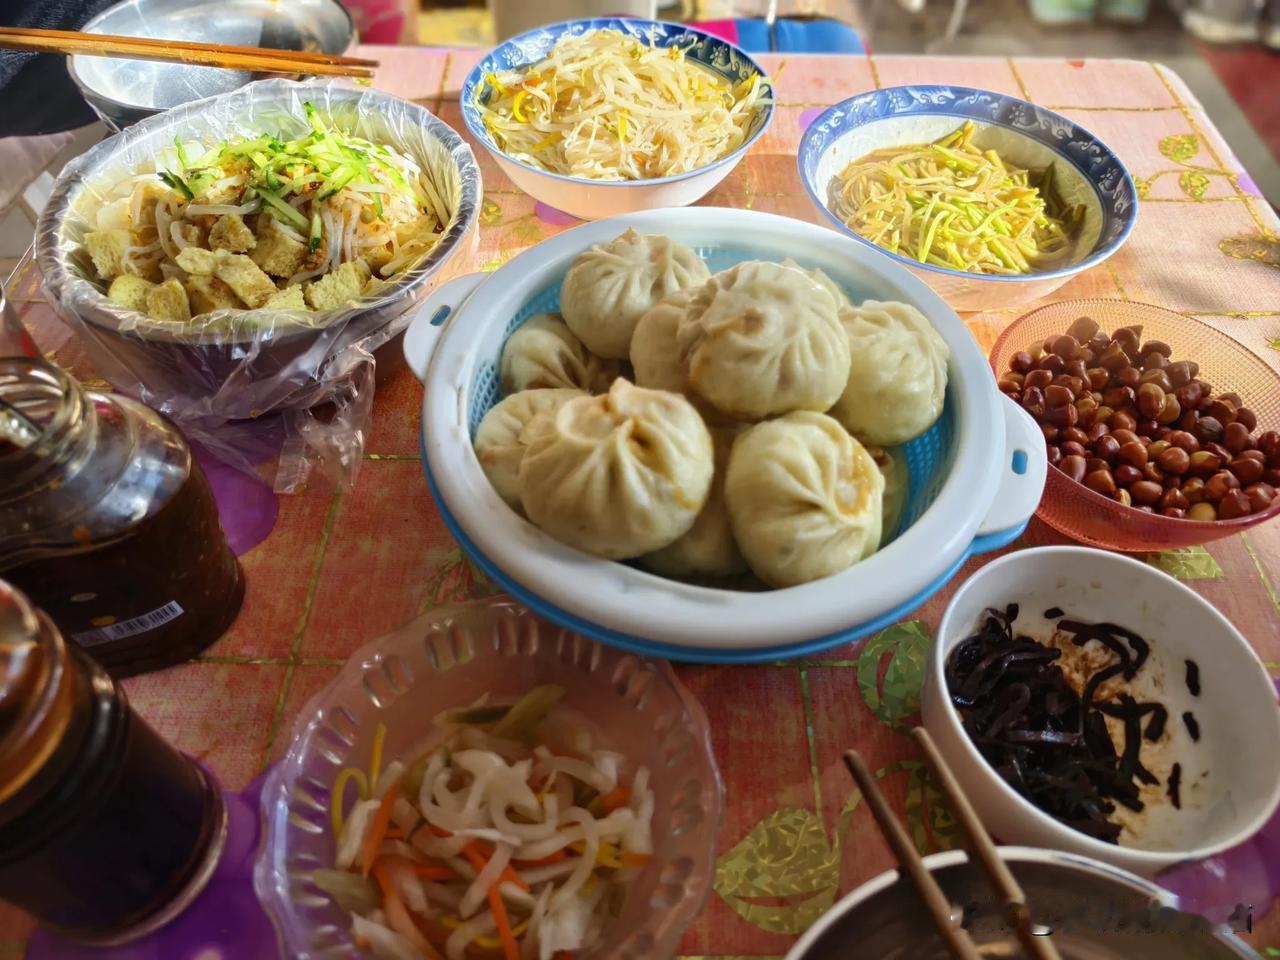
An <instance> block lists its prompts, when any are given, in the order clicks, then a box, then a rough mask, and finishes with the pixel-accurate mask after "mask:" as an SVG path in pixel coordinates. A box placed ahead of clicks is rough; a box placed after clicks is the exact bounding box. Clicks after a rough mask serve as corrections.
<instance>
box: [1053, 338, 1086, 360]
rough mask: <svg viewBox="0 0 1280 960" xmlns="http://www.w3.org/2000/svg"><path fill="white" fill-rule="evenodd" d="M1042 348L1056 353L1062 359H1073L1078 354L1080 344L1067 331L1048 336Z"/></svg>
mask: <svg viewBox="0 0 1280 960" xmlns="http://www.w3.org/2000/svg"><path fill="white" fill-rule="evenodd" d="M1044 348H1045V350H1047V351H1048V352H1049V353H1053V354H1057V355H1058V356H1059V357H1061V358H1062V359H1063V360H1064V361H1066V360H1074V359H1075V358H1076V357H1078V356H1079V355H1080V344H1079V343H1078V342H1077V341H1076V338H1075V337H1073V336H1071V335H1070V334H1068V333H1064V334H1061V335H1060V336H1056V337H1050V338H1049V339H1048V340H1046V341H1045V342H1044Z"/></svg>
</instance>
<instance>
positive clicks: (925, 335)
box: [830, 300, 951, 446]
mask: <svg viewBox="0 0 1280 960" xmlns="http://www.w3.org/2000/svg"><path fill="white" fill-rule="evenodd" d="M840 321H841V323H843V325H844V329H845V332H846V334H847V335H848V339H849V346H850V350H851V357H852V360H851V366H850V371H849V381H848V384H847V385H846V386H845V388H844V392H843V393H842V394H841V395H840V398H839V400H837V401H836V403H835V405H834V406H833V407H832V408H831V410H830V413H831V416H833V417H835V418H836V419H837V420H839V421H840V423H842V424H843V425H844V427H845V429H847V430H848V431H849V432H850V433H852V434H853V435H854V436H855V437H857V438H858V439H859V440H861V441H862V442H863V443H871V444H875V445H877V446H896V445H897V444H900V443H906V442H907V441H908V440H913V439H915V438H916V437H918V436H920V435H921V434H922V433H924V432H925V431H926V430H928V429H929V428H930V427H931V426H933V424H934V422H935V421H936V420H937V419H938V417H939V416H941V415H942V404H943V401H944V400H945V398H946V392H947V360H948V359H949V358H950V356H951V351H950V350H949V349H948V348H947V344H946V342H945V341H944V340H943V339H942V336H941V335H940V334H939V333H938V331H937V330H935V329H933V325H932V324H930V323H929V321H928V320H927V319H926V318H925V315H924V314H923V313H921V312H920V311H919V310H917V309H916V308H915V307H913V306H911V305H909V304H906V303H896V302H892V301H890V302H883V303H882V302H880V301H877V300H868V301H866V302H865V303H864V304H862V306H860V307H852V308H850V309H846V310H841V311H840Z"/></svg>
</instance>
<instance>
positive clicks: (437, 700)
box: [254, 599, 724, 960]
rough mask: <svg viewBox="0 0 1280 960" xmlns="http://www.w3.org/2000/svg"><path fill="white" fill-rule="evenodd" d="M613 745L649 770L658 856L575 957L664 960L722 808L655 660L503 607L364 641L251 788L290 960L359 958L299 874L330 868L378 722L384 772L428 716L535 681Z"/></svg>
mask: <svg viewBox="0 0 1280 960" xmlns="http://www.w3.org/2000/svg"><path fill="white" fill-rule="evenodd" d="M545 683H554V684H558V685H560V686H562V687H564V688H565V690H566V695H565V699H564V702H565V703H566V704H567V705H569V706H571V707H572V708H573V709H574V710H575V711H577V713H579V714H580V715H582V716H584V717H585V718H586V720H587V722H588V723H589V724H590V725H591V726H592V728H593V732H595V733H598V735H599V737H600V740H601V742H602V743H604V744H605V745H607V746H609V747H610V748H612V749H614V750H617V751H619V752H620V753H623V754H624V755H626V756H627V757H628V758H629V759H630V760H631V762H632V763H633V764H635V765H637V766H639V765H644V766H647V767H648V768H649V770H650V773H651V776H652V780H651V781H650V782H651V786H652V788H653V790H654V814H653V843H654V853H653V859H652V860H651V861H650V863H649V865H648V866H647V867H646V868H645V870H644V872H643V873H642V874H641V875H640V876H639V877H638V878H637V880H636V882H635V883H634V885H633V886H632V887H631V888H630V889H629V891H628V895H627V899H626V903H625V905H624V907H623V910H622V913H621V914H620V915H619V916H618V917H616V918H613V919H612V920H611V921H610V923H609V924H608V925H607V926H606V927H605V933H604V941H603V942H602V943H601V945H600V946H599V947H598V948H596V949H595V950H593V951H589V952H585V953H583V954H582V956H581V960H592V958H595V960H599V958H604V957H609V958H622V960H643V958H653V957H668V956H672V955H673V954H674V953H675V951H676V947H677V946H678V944H679V942H680V937H681V935H682V934H683V933H684V930H685V928H686V927H687V926H688V925H689V923H690V922H692V920H693V918H694V917H696V916H697V915H698V913H699V911H701V909H702V905H703V904H704V903H705V902H706V899H707V895H708V893H709V892H710V890H711V879H712V876H713V874H714V872H715V848H716V841H717V835H718V833H719V828H720V816H721V811H722V809H723V805H724V796H723V787H722V786H721V783H720V774H719V772H718V771H717V769H716V764H715V758H714V757H713V756H712V752H711V739H710V729H709V726H708V723H707V717H706V714H705V713H703V711H702V708H701V707H700V706H699V705H698V704H697V702H696V701H695V700H694V699H693V697H692V696H691V695H690V694H689V692H688V691H687V690H685V689H684V688H683V687H682V686H681V685H680V684H679V682H678V681H677V680H676V678H675V675H674V674H673V673H672V672H671V668H670V667H669V666H668V665H667V664H666V663H660V662H656V661H651V660H643V659H641V658H639V657H635V656H632V655H630V654H626V653H622V652H620V651H617V650H613V649H611V648H609V647H603V646H601V645H600V644H598V643H594V642H593V641H590V640H587V639H585V638H583V637H580V636H577V635H576V634H572V633H569V632H568V631H565V630H562V629H560V628H559V627H556V626H554V625H552V624H550V623H547V622H546V621H544V620H540V619H538V618H537V617H535V616H534V615H533V614H531V613H529V611H527V610H525V609H524V608H522V607H520V606H518V605H517V604H515V603H513V602H511V601H509V600H506V599H498V600H488V601H484V602H480V603H474V604H468V605H460V606H454V607H442V608H439V609H436V610H433V611H432V612H431V613H429V614H426V615H425V616H422V617H420V618H418V619H417V620H415V621H413V622H412V623H410V624H409V625H407V626H405V627H402V628H401V629H400V630H397V631H396V632H395V633H391V634H388V635H387V636H385V637H381V638H379V639H377V640H374V641H373V642H372V643H370V644H368V645H367V646H366V647H364V648H363V649H361V650H360V651H359V652H357V653H356V654H355V655H354V656H352V657H351V659H350V660H348V661H347V663H346V665H345V666H343V668H342V672H341V673H339V674H338V676H337V678H335V679H334V681H333V682H332V683H331V684H329V686H328V687H327V688H326V689H324V690H323V691H321V692H320V693H319V694H317V695H316V697H315V698H314V699H312V700H311V702H310V703H308V704H307V705H306V707H304V708H303V710H302V713H301V715H300V718H299V720H298V724H297V726H296V727H295V729H294V736H293V741H292V744H291V745H290V747H289V752H288V753H287V754H286V756H285V758H284V760H283V761H281V763H280V764H279V766H277V767H276V768H275V769H274V770H273V771H272V772H271V775H270V776H269V777H268V779H267V783H266V785H265V786H264V787H263V791H262V812H263V817H264V820H265V824H266V829H265V833H266V838H265V842H264V844H263V849H262V852H261V854H260V855H259V857H258V861H257V863H256V865H255V871H254V886H255V887H256V889H257V892H258V898H259V899H260V900H261V901H262V905H263V906H264V907H265V908H266V911H267V913H268V914H269V915H270V916H271V918H272V920H273V921H274V922H275V925H276V928H277V930H278V931H279V934H280V939H281V945H282V947H283V955H284V956H287V957H290V958H292V960H337V958H343V960H366V957H367V955H366V954H365V953H363V952H362V951H361V950H360V949H359V948H358V947H357V946H356V945H355V943H354V942H353V940H352V937H351V919H350V917H349V915H348V914H347V913H346V912H345V911H344V910H342V909H341V908H340V907H339V906H338V905H337V904H336V903H334V902H333V900H332V899H331V898H330V897H329V896H328V894H326V893H324V892H323V891H322V890H320V889H319V888H318V887H316V886H315V884H313V883H312V882H311V880H310V875H311V872H312V871H313V870H315V869H317V868H319V867H331V866H333V857H334V838H333V834H332V832H331V828H330V825H329V824H330V818H329V791H330V788H331V786H332V784H333V782H334V780H335V778H336V777H337V775H338V773H339V772H340V771H341V770H342V769H343V768H344V767H347V766H357V767H359V768H361V769H365V768H367V767H368V766H369V759H370V753H371V751H372V747H373V736H374V729H375V727H376V726H377V724H378V723H379V722H381V723H383V724H384V725H385V726H386V728H387V732H386V742H385V747H384V752H383V757H384V758H385V759H384V763H386V762H390V761H391V760H392V759H394V758H395V757H397V756H399V755H401V754H403V753H405V752H407V751H409V750H412V749H413V748H414V747H415V746H417V745H419V744H420V743H421V742H422V741H423V740H424V739H425V737H426V735H427V734H428V732H429V728H430V725H431V720H432V717H434V716H435V715H436V714H437V713H438V712H439V711H441V710H445V709H448V708H450V707H461V706H466V705H467V704H470V703H473V702H474V701H475V700H476V699H477V698H478V697H479V696H480V695H481V694H483V693H489V694H491V695H493V696H495V697H496V698H499V699H501V698H504V697H515V696H518V695H519V694H521V693H524V692H526V691H527V690H528V689H529V688H530V687H533V686H535V685H537V684H545Z"/></svg>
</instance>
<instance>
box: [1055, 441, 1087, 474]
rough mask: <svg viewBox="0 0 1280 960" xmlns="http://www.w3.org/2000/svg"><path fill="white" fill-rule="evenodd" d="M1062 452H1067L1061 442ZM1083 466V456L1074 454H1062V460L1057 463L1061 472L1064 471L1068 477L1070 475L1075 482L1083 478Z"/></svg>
mask: <svg viewBox="0 0 1280 960" xmlns="http://www.w3.org/2000/svg"><path fill="white" fill-rule="evenodd" d="M1062 452H1063V453H1066V452H1067V450H1066V445H1065V444H1063V448H1062ZM1084 468H1085V460H1084V457H1081V456H1077V455H1076V454H1070V455H1068V456H1064V457H1063V458H1062V462H1061V463H1059V464H1058V469H1059V470H1061V471H1062V472H1063V473H1065V474H1066V475H1067V476H1068V477H1070V478H1071V479H1072V480H1074V481H1075V482H1076V483H1080V482H1082V481H1083V480H1084V473H1085V470H1084Z"/></svg>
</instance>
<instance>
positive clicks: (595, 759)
mask: <svg viewBox="0 0 1280 960" xmlns="http://www.w3.org/2000/svg"><path fill="white" fill-rule="evenodd" d="M563 692H564V691H563V690H562V689H561V688H559V687H553V686H545V687H536V688H534V689H533V690H531V691H529V692H528V693H527V694H525V695H524V696H523V697H522V698H520V699H519V700H517V701H516V702H514V703H506V704H500V703H490V702H488V701H487V700H481V701H480V702H478V703H477V704H475V705H473V706H471V707H467V708H465V709H461V710H453V711H446V712H445V713H444V714H442V715H440V716H439V717H437V718H436V722H435V726H436V732H435V736H434V738H433V740H432V742H431V743H430V745H429V746H427V747H425V748H423V749H422V750H421V751H420V753H418V754H417V755H415V756H413V757H412V758H409V759H406V760H395V761H393V762H392V763H390V764H388V765H387V766H386V768H385V769H382V766H381V764H382V757H381V754H382V749H383V746H382V745H383V736H384V734H385V730H383V729H382V728H381V727H379V728H378V732H377V736H376V738H375V743H374V748H373V757H372V763H371V768H370V770H369V771H368V772H367V773H366V772H365V771H363V770H359V769H356V768H348V769H346V770H343V771H342V773H341V774H339V776H338V779H337V780H336V781H335V782H334V785H333V791H332V797H331V806H330V809H331V813H332V817H333V830H334V834H335V837H336V838H337V855H336V863H335V869H326V870H317V871H315V872H314V873H313V875H312V879H313V880H314V882H315V883H316V884H317V886H319V887H320V888H321V889H323V890H324V891H326V892H327V893H329V894H330V895H331V896H332V897H333V898H334V899H335V900H336V901H337V903H338V904H339V905H340V906H341V907H342V908H343V909H345V910H347V911H349V912H350V913H351V914H352V933H353V935H354V937H355V939H356V942H357V943H358V944H359V945H360V946H361V947H362V948H363V949H366V950H368V951H369V952H370V953H371V954H372V955H373V956H375V957H379V958H391V960H421V958H423V957H427V958H430V960H441V958H447V960H462V958H467V957H501V958H503V960H572V958H573V957H575V956H576V955H577V954H578V952H579V951H583V950H587V949H590V948H591V947H593V946H594V945H596V944H597V943H598V941H599V938H600V934H601V929H602V927H603V925H604V923H605V921H606V920H607V918H608V917H609V916H611V915H615V914H617V913H619V912H621V909H622V904H623V899H624V897H625V895H626V886H627V884H628V883H629V882H630V881H631V880H632V879H634V878H635V876H636V875H637V874H638V873H639V872H640V870H641V869H643V868H644V866H645V865H646V864H647V863H648V862H649V857H650V854H651V853H652V849H653V847H652V837H651V832H650V821H651V819H652V816H653V793H652V792H651V791H650V789H649V772H648V770H647V769H645V768H644V767H641V768H639V769H637V770H630V769H629V768H628V764H627V760H626V758H625V757H623V756H622V755H620V754H618V753H615V752H613V751H610V750H605V749H600V748H598V747H595V746H593V744H592V743H591V741H590V738H589V735H588V734H587V733H586V731H585V730H584V729H583V727H582V725H581V724H580V723H574V722H573V721H572V719H571V718H569V717H566V716H565V711H564V709H563V708H562V707H559V706H558V702H559V700H560V698H561V697H562V695H563ZM352 784H354V785H355V787H356V791H357V792H358V799H357V800H356V802H355V803H354V805H348V804H347V803H346V802H345V800H344V797H345V795H346V794H347V793H349V792H351V791H350V789H349V787H350V786H351V785H352ZM348 807H349V808H348Z"/></svg>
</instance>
